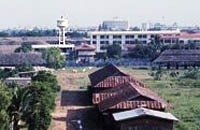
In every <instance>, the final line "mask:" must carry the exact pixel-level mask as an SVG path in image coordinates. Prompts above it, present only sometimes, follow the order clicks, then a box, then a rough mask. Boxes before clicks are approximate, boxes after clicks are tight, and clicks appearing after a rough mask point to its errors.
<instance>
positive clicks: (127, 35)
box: [89, 30, 180, 52]
mask: <svg viewBox="0 0 200 130" xmlns="http://www.w3.org/2000/svg"><path fill="white" fill-rule="evenodd" d="M161 34H166V35H179V34H180V31H179V30H174V31H97V32H90V33H89V35H90V44H91V45H95V46H96V52H106V49H105V47H106V46H108V45H112V44H118V45H120V46H121V48H122V50H127V48H126V46H127V45H134V44H138V43H144V44H146V43H149V42H151V40H153V39H155V36H157V35H161Z"/></svg>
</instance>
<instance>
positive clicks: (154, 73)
mask: <svg viewBox="0 0 200 130" xmlns="http://www.w3.org/2000/svg"><path fill="white" fill-rule="evenodd" d="M163 74H164V71H162V70H161V69H158V70H156V71H152V72H151V73H150V74H149V75H150V76H152V77H153V78H154V80H161V78H162V76H163Z"/></svg>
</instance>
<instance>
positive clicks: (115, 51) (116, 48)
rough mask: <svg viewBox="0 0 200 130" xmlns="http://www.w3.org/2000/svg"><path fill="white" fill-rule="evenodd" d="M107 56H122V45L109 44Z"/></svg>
mask: <svg viewBox="0 0 200 130" xmlns="http://www.w3.org/2000/svg"><path fill="white" fill-rule="evenodd" d="M107 56H108V57H109V58H120V57H121V46H120V45H117V44H113V45H109V46H108V47H107Z"/></svg>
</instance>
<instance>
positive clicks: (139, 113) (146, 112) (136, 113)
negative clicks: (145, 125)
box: [112, 108, 178, 121]
mask: <svg viewBox="0 0 200 130" xmlns="http://www.w3.org/2000/svg"><path fill="white" fill-rule="evenodd" d="M112 115H113V117H114V120H115V121H123V120H128V119H132V118H137V117H144V116H151V117H157V118H160V119H166V120H171V121H178V119H177V118H176V117H175V116H173V115H172V114H171V113H166V112H160V111H155V110H150V109H146V108H138V109H134V110H129V111H125V112H119V113H114V114H112Z"/></svg>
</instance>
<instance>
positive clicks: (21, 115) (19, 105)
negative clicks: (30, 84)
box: [8, 84, 31, 130]
mask: <svg viewBox="0 0 200 130" xmlns="http://www.w3.org/2000/svg"><path fill="white" fill-rule="evenodd" d="M9 87H10V88H12V95H13V96H12V103H11V105H10V106H9V108H8V111H9V115H10V118H11V119H12V122H13V129H14V130H19V129H20V126H19V122H20V121H22V120H24V119H26V118H27V116H28V115H29V114H30V113H29V112H28V111H29V109H30V106H29V105H30V104H29V103H30V97H31V95H30V93H29V90H28V88H27V87H23V86H20V85H17V84H12V85H10V86H9Z"/></svg>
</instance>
